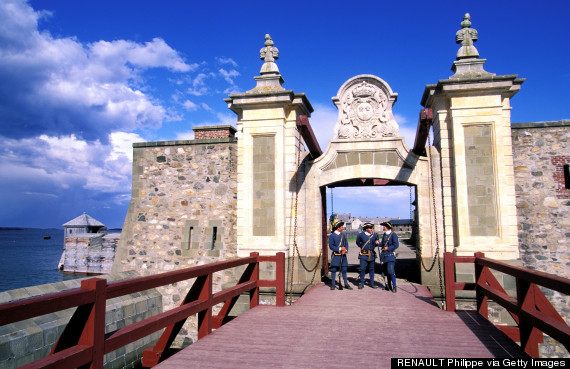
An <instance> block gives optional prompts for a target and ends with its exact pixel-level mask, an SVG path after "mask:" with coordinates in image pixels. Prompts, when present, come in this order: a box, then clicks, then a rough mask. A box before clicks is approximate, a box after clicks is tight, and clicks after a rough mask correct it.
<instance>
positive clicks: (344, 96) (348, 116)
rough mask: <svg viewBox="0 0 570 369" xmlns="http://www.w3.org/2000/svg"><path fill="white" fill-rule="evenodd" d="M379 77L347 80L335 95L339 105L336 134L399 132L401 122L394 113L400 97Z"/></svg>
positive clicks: (363, 135)
mask: <svg viewBox="0 0 570 369" xmlns="http://www.w3.org/2000/svg"><path fill="white" fill-rule="evenodd" d="M384 84H385V82H384V81H382V80H381V79H380V78H377V77H373V76H363V77H361V78H360V80H359V78H358V77H355V78H353V79H351V80H349V81H348V82H346V83H345V84H344V85H343V87H341V89H340V91H339V96H338V97H337V98H333V100H334V101H335V104H336V105H337V106H338V108H339V121H338V122H337V125H336V127H335V138H339V139H370V138H380V137H387V136H398V135H399V132H398V125H397V124H396V122H395V121H394V117H393V115H392V105H393V103H394V101H395V99H396V97H397V94H393V93H392V91H391V89H390V87H389V86H387V87H386V86H383V85H384Z"/></svg>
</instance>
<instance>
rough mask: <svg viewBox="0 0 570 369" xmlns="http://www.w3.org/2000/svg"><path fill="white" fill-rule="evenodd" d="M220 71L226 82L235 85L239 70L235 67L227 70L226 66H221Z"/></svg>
mask: <svg viewBox="0 0 570 369" xmlns="http://www.w3.org/2000/svg"><path fill="white" fill-rule="evenodd" d="M218 72H219V73H220V74H221V75H222V77H224V79H225V80H226V82H227V83H229V84H230V85H232V86H233V85H234V78H235V77H237V76H239V72H238V71H237V70H235V69H232V70H230V71H227V70H225V69H224V68H220V70H219V71H218Z"/></svg>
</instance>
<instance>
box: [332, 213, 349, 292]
mask: <svg viewBox="0 0 570 369" xmlns="http://www.w3.org/2000/svg"><path fill="white" fill-rule="evenodd" d="M332 229H333V232H332V233H331V234H330V235H329V249H331V250H332V256H331V277H332V283H331V290H334V289H335V284H336V280H335V279H336V272H337V271H340V273H342V278H343V279H344V288H346V289H349V290H351V289H352V287H350V285H349V284H348V279H347V278H346V271H347V269H348V258H347V257H346V253H347V252H348V241H347V240H346V235H345V234H344V233H342V230H343V229H344V222H336V223H335V224H334V225H333V227H332ZM338 289H339V290H342V285H340V286H338Z"/></svg>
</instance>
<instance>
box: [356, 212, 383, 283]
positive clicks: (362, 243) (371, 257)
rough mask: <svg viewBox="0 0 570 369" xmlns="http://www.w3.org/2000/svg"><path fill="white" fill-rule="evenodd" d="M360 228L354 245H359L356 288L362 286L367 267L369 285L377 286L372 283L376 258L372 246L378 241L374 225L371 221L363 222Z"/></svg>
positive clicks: (376, 244)
mask: <svg viewBox="0 0 570 369" xmlns="http://www.w3.org/2000/svg"><path fill="white" fill-rule="evenodd" d="M362 230H363V232H361V233H360V234H359V235H358V237H356V245H357V246H358V247H360V253H359V254H358V259H359V260H360V284H359V285H358V289H363V288H364V275H365V274H366V270H367V269H368V272H369V275H370V287H372V288H378V287H376V285H375V284H374V261H375V260H376V252H375V251H374V248H375V247H376V246H378V244H379V243H380V241H379V240H378V235H377V234H376V233H375V232H374V225H373V224H372V223H364V225H362Z"/></svg>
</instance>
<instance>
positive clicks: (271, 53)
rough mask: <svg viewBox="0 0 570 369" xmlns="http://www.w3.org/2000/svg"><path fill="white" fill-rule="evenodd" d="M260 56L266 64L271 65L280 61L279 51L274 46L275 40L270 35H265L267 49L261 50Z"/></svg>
mask: <svg viewBox="0 0 570 369" xmlns="http://www.w3.org/2000/svg"><path fill="white" fill-rule="evenodd" d="M259 54H260V57H261V60H264V61H265V62H266V63H271V62H274V61H275V60H276V59H279V50H278V49H277V48H276V47H275V46H273V40H272V39H271V36H269V34H266V35H265V47H264V48H262V49H261V51H260V52H259Z"/></svg>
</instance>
